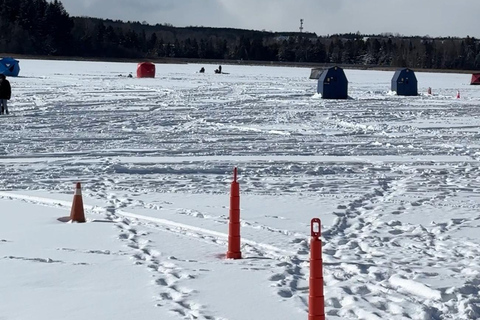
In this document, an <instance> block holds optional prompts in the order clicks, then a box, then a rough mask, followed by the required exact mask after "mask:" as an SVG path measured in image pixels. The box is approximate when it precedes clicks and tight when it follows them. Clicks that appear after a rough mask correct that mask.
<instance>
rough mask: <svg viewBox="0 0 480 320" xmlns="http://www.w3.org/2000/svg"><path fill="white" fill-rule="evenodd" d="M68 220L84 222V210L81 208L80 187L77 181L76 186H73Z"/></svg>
mask: <svg viewBox="0 0 480 320" xmlns="http://www.w3.org/2000/svg"><path fill="white" fill-rule="evenodd" d="M70 221H72V222H86V220H85V212H84V210H83V199H82V188H81V186H80V182H77V186H76V187H75V194H74V195H73V203H72V210H71V211H70Z"/></svg>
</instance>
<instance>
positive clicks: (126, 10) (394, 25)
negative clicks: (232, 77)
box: [62, 0, 480, 38]
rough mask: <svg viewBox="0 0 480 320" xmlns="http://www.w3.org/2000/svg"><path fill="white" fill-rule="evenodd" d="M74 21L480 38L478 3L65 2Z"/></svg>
mask: <svg viewBox="0 0 480 320" xmlns="http://www.w3.org/2000/svg"><path fill="white" fill-rule="evenodd" d="M62 3H63V4H64V6H65V9H66V10H67V11H68V12H69V13H70V14H71V15H74V16H79V15H83V16H93V17H99V18H109V19H113V20H116V19H119V20H124V21H127V20H130V21H147V22H148V23H150V24H156V23H171V24H172V25H174V26H178V27H182V26H209V27H232V28H243V29H255V30H262V29H265V30H270V31H298V28H299V25H300V22H299V20H300V19H304V30H305V31H309V32H315V33H317V34H318V35H325V34H333V33H344V32H356V31H360V32H362V33H376V34H378V33H382V32H392V33H399V34H404V35H426V34H429V35H431V36H466V35H470V36H475V37H479V38H480V20H478V17H477V16H478V12H480V1H479V0H458V1H451V0H448V1H447V0H402V1H398V0H333V1H332V0H295V1H294V0H241V1H238V0H142V1H136V0H63V1H62Z"/></svg>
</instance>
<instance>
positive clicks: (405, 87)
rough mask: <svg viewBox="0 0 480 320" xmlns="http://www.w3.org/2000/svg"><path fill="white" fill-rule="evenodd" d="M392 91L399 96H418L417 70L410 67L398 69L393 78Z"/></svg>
mask: <svg viewBox="0 0 480 320" xmlns="http://www.w3.org/2000/svg"><path fill="white" fill-rule="evenodd" d="M392 91H395V92H396V93H397V95H399V96H417V95H418V82H417V77H415V72H413V70H411V69H409V68H404V69H399V70H397V71H396V72H395V74H394V75H393V78H392Z"/></svg>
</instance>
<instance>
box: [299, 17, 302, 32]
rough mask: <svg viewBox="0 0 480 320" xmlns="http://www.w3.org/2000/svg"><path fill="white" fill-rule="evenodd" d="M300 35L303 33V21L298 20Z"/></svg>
mask: <svg viewBox="0 0 480 320" xmlns="http://www.w3.org/2000/svg"><path fill="white" fill-rule="evenodd" d="M299 29H300V33H302V32H303V19H300V28H299Z"/></svg>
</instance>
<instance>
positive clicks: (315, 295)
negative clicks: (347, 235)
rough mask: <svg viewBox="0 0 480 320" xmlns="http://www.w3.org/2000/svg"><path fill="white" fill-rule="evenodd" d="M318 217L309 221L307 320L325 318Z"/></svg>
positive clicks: (321, 319) (322, 319)
mask: <svg viewBox="0 0 480 320" xmlns="http://www.w3.org/2000/svg"><path fill="white" fill-rule="evenodd" d="M320 235H321V223H320V219H318V218H314V219H312V222H311V238H310V294H309V297H308V320H325V297H324V295H323V260H322V240H320Z"/></svg>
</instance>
